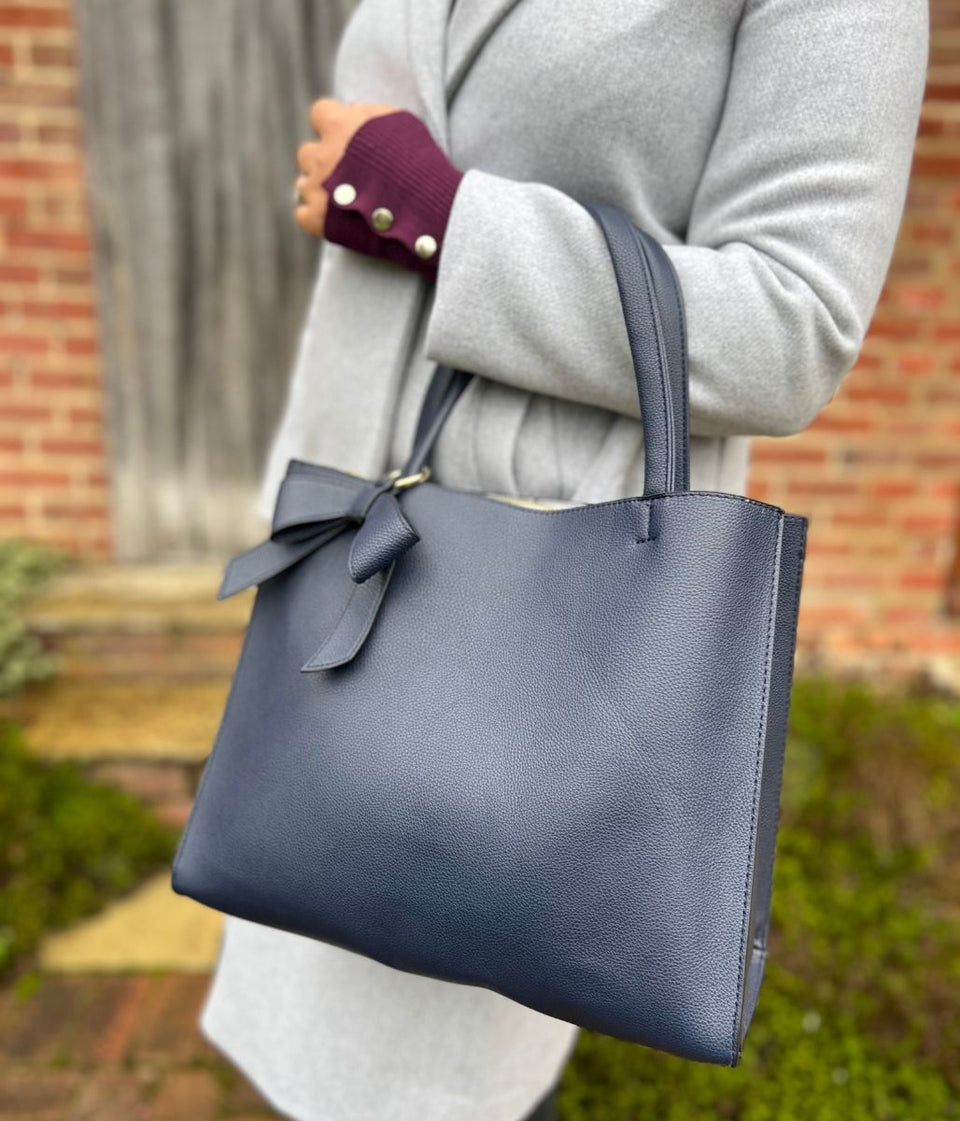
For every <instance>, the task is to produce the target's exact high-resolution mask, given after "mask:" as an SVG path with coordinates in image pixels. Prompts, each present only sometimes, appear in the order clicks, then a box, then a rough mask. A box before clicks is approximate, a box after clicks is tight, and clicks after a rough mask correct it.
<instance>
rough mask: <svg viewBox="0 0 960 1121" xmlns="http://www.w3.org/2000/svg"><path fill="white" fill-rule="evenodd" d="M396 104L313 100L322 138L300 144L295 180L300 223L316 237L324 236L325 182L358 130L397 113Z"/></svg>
mask: <svg viewBox="0 0 960 1121" xmlns="http://www.w3.org/2000/svg"><path fill="white" fill-rule="evenodd" d="M397 111H398V110H397V107H396V106H395V105H378V104H374V103H372V102H367V101H351V102H350V103H349V104H347V103H346V102H343V101H337V99H336V98H335V97H322V98H320V100H319V101H315V102H314V103H313V107H312V108H311V110H310V124H311V126H312V127H313V130H314V132H316V134H317V135H318V136H319V137H320V139H319V140H311V141H308V142H307V143H306V144H303V145H301V146H300V150H299V151H298V152H297V163H298V164H299V166H300V171H301V172H302V174H301V175H300V176H299V178H298V179H297V182H296V191H297V193H298V195H299V198H300V200H301V202H300V205H299V206H297V208H296V211H295V214H294V216H295V218H296V220H297V225H298V226H299V227H300V228H301V229H302V230H306V232H307V233H308V234H313V235H314V237H323V224H324V221H325V220H326V217H327V202H328V196H327V192H326V191H325V190H324V188H323V181H324V179H326V178H327V176H328V175H329V174H330V173H331V172H332V171H333V169H334V168H335V167H336V166H337V164H338V163H339V162H340V159H341V157H342V156H343V153H344V152H345V151H346V149H347V145H348V144H349V143H350V141H351V139H352V138H353V134H354V133H355V132H356V131H357V129H358V128H359V127H360V126H361V125H364V124H366V123H367V121H371V120H373V118H374V117H383V116H386V114H387V113H396V112H397Z"/></svg>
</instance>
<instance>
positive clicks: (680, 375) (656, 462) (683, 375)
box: [403, 203, 690, 495]
mask: <svg viewBox="0 0 960 1121" xmlns="http://www.w3.org/2000/svg"><path fill="white" fill-rule="evenodd" d="M586 205H587V210H589V212H590V213H591V214H592V215H593V217H594V218H595V219H596V220H597V222H598V223H599V225H600V228H601V230H602V231H603V234H604V237H605V239H606V242H607V246H608V248H609V250H610V256H611V259H612V261H613V268H614V272H615V274H616V277H617V286H618V288H619V291H620V303H621V306H622V308H623V317H624V321H625V323H626V327H627V337H628V339H629V341H630V353H631V355H632V358H633V370H634V375H635V377H636V381H637V393H638V395H639V398H640V414H641V419H642V422H643V437H644V445H645V447H644V456H645V475H644V487H643V493H644V494H645V495H653V494H669V493H671V492H673V491H683V490H689V489H690V433H689V419H688V417H689V406H688V401H687V340H686V322H685V319H684V311H683V298H682V295H681V292H680V285H679V282H678V280H677V275H676V273H675V272H674V269H673V265H672V264H671V262H670V258H669V257H668V256H667V254H666V253H665V252H664V251H663V247H662V246H661V245H660V244H659V242H657V241H656V240H655V239H654V238H652V237H650V236H649V234H646V233H644V232H643V231H642V230H639V229H637V227H636V226H635V225H634V224H633V223H632V222H631V221H630V219H629V218H628V217H627V216H626V215H625V214H624V213H623V212H622V211H621V210H618V209H617V208H616V207H613V206H606V205H600V204H594V203H588V204H586ZM472 379H473V375H472V374H468V373H464V372H463V371H461V370H452V369H450V368H449V367H447V366H438V367H437V369H436V372H435V373H434V375H433V379H432V380H431V382H430V386H429V388H428V390H427V394H426V396H425V398H424V402H423V407H422V408H421V411H420V419H419V421H418V423H417V432H416V437H415V439H414V447H413V451H412V452H411V455H410V458H409V459H408V461H407V463H406V465H405V466H404V469H403V470H404V474H415V473H416V472H417V471H419V470H420V468H421V467H423V466H424V465H425V464H426V463H428V462H429V459H430V454H431V452H432V451H433V445H434V444H435V443H436V440H437V437H438V436H439V435H440V432H441V430H442V428H443V425H444V423H445V421H446V419H447V417H448V416H449V415H450V411H451V409H452V408H453V406H454V405H455V404H456V403H457V401H458V400H459V398H460V396H461V394H462V393H463V391H464V390H465V389H466V387H467V386H468V385H469V384H470V381H471V380H472Z"/></svg>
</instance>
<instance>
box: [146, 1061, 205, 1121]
mask: <svg viewBox="0 0 960 1121" xmlns="http://www.w3.org/2000/svg"><path fill="white" fill-rule="evenodd" d="M219 1110H220V1087H219V1086H218V1084H217V1081H216V1079H215V1078H214V1076H213V1075H212V1074H211V1073H210V1072H209V1071H205V1070H177V1071H173V1072H172V1073H171V1074H168V1075H167V1076H166V1078H164V1079H163V1081H162V1082H161V1083H160V1086H159V1088H158V1089H157V1093H156V1096H155V1097H154V1099H153V1101H152V1102H151V1103H150V1107H149V1109H148V1110H147V1113H146V1114H145V1118H146V1121H184V1118H187V1117H189V1118H190V1121H214V1118H215V1117H217V1115H218V1113H219Z"/></svg>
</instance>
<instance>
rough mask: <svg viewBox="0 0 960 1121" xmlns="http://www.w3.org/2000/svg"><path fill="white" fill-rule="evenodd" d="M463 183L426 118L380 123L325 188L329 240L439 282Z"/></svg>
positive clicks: (364, 132) (363, 132)
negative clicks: (455, 202) (447, 236)
mask: <svg viewBox="0 0 960 1121" xmlns="http://www.w3.org/2000/svg"><path fill="white" fill-rule="evenodd" d="M462 178H463V172H461V171H459V170H458V169H457V168H455V167H454V166H453V164H452V163H451V162H450V161H449V160H448V159H447V156H446V154H445V153H444V151H443V150H442V149H441V148H440V147H439V146H438V145H437V143H436V142H435V141H434V139H433V137H432V136H431V135H430V132H429V130H428V129H427V127H426V125H425V124H424V123H423V122H422V121H421V120H420V119H419V117H416V116H414V115H413V113H408V112H407V111H406V110H405V109H403V110H399V111H398V112H396V113H388V114H386V115H385V116H382V117H374V118H373V119H372V120H369V121H367V122H366V124H364V125H361V126H360V128H359V129H357V131H356V132H355V133H354V134H353V137H352V138H351V140H350V143H349V144H348V145H347V148H346V151H345V152H344V154H343V156H342V157H341V159H340V162H339V163H338V164H337V166H336V167H335V168H334V169H333V171H332V172H331V173H330V175H328V176H327V178H326V179H325V180H324V181H323V186H324V187H325V188H326V190H327V191H328V192H329V194H330V201H329V205H328V206H327V217H326V221H325V223H324V228H323V234H324V237H325V238H327V240H328V241H334V242H336V243H337V244H338V245H345V246H346V247H347V248H348V249H354V250H356V252H358V253H365V254H367V255H368V256H370V257H380V258H383V259H384V260H388V261H395V262H396V263H397V264H398V265H403V266H404V267H405V268H408V269H415V270H416V271H417V272H421V273H424V274H425V275H427V276H429V277H431V278H435V277H436V275H437V268H438V266H439V262H440V253H441V251H442V248H443V235H444V233H445V232H446V229H447V221H448V219H449V217H450V210H451V208H452V207H453V198H454V195H455V194H456V193H457V188H458V187H459V186H460V180H461V179H462Z"/></svg>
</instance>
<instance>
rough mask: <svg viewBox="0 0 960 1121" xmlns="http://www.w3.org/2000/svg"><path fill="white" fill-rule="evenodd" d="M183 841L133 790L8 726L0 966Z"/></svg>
mask: <svg viewBox="0 0 960 1121" xmlns="http://www.w3.org/2000/svg"><path fill="white" fill-rule="evenodd" d="M175 839H176V838H175V834H174V833H173V832H172V831H171V830H169V829H168V828H167V827H166V826H164V825H162V824H161V823H160V822H159V821H157V820H156V819H155V818H153V817H152V816H151V815H150V814H149V813H148V812H147V811H146V810H145V809H144V808H143V807H142V806H141V805H140V804H139V802H137V801H136V800H135V799H134V798H133V797H131V796H130V795H128V794H125V793H123V792H121V791H119V790H115V789H114V788H113V787H110V786H106V785H102V784H95V783H91V782H88V781H87V780H86V779H85V778H84V777H83V774H82V772H81V771H80V769H79V768H78V767H77V766H76V765H75V764H72V763H48V762H45V761H42V760H40V759H37V758H35V757H34V756H32V755H31V754H30V753H29V752H28V751H27V750H26V749H25V748H24V746H23V744H22V742H21V739H20V736H19V733H18V732H17V730H16V729H15V728H14V727H13V726H11V725H5V726H0V971H2V970H3V969H4V968H5V967H7V966H9V965H10V963H11V962H12V961H13V960H14V958H15V957H17V956H18V955H20V954H22V953H23V952H24V951H26V950H29V949H30V948H31V947H32V946H34V945H35V944H36V942H37V941H38V939H39V938H40V937H41V935H42V934H44V933H45V932H46V931H47V930H49V929H52V928H55V927H59V926H64V925H66V924H68V923H70V922H72V921H74V920H75V919H78V918H81V917H82V916H84V915H88V914H92V913H93V912H94V911H97V910H99V909H100V907H101V906H102V905H103V904H104V903H105V902H106V901H107V900H108V899H110V898H112V897H113V896H116V895H119V894H122V893H123V892H125V891H129V890H130V889H131V888H133V887H134V886H135V885H136V884H138V883H139V882H140V881H141V880H142V879H143V878H144V876H145V875H147V874H148V873H149V872H151V871H153V870H154V869H155V868H158V867H160V866H161V865H163V864H164V863H166V862H167V861H169V860H170V859H171V857H172V855H173V850H174V846H175Z"/></svg>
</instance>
